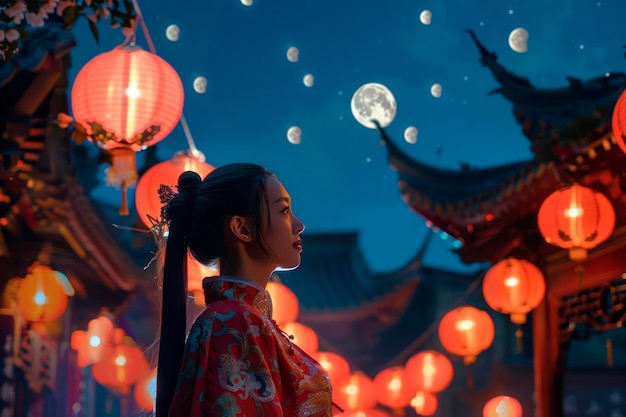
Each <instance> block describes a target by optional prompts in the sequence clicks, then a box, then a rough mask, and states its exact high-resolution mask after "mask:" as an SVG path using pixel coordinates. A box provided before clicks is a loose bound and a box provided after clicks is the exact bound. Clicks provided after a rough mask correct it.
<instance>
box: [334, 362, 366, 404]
mask: <svg viewBox="0 0 626 417" xmlns="http://www.w3.org/2000/svg"><path fill="white" fill-rule="evenodd" d="M334 390H337V404H338V405H339V406H340V407H342V408H343V409H345V410H347V411H359V410H367V409H369V408H374V406H375V405H376V391H375V388H374V381H372V379H371V378H370V377H368V376H367V375H365V374H364V373H363V372H360V371H356V372H353V373H352V374H351V375H350V377H349V378H348V379H347V380H346V381H345V382H344V383H343V384H340V385H339V386H338V387H333V391H334Z"/></svg>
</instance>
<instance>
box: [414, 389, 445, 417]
mask: <svg viewBox="0 0 626 417" xmlns="http://www.w3.org/2000/svg"><path fill="white" fill-rule="evenodd" d="M438 405H439V402H438V401H437V397H435V396H434V395H433V394H431V393H428V392H425V391H418V392H417V393H416V394H415V396H414V397H413V399H412V400H411V407H413V409H414V410H415V412H416V413H417V414H419V415H420V416H432V415H433V414H435V412H436V411H437V407H438Z"/></svg>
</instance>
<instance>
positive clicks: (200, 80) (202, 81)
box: [193, 77, 207, 94]
mask: <svg viewBox="0 0 626 417" xmlns="http://www.w3.org/2000/svg"><path fill="white" fill-rule="evenodd" d="M206 84H207V80H206V78H204V77H196V79H195V80H193V89H194V90H195V92H196V93H198V94H204V93H206Z"/></svg>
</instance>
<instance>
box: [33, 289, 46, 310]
mask: <svg viewBox="0 0 626 417" xmlns="http://www.w3.org/2000/svg"><path fill="white" fill-rule="evenodd" d="M34 301H35V304H37V305H38V306H42V305H44V304H46V294H44V293H43V291H37V293H36V294H35V297H34Z"/></svg>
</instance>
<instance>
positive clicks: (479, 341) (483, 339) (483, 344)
mask: <svg viewBox="0 0 626 417" xmlns="http://www.w3.org/2000/svg"><path fill="white" fill-rule="evenodd" d="M494 335H495V327H494V325H493V320H492V319H491V317H490V316H489V314H488V313H487V312H486V311H483V310H480V309H477V308H475V307H472V306H461V307H457V308H455V309H453V310H451V311H449V312H448V313H446V315H445V316H443V318H442V319H441V321H440V322H439V340H440V342H441V344H442V345H443V347H444V348H445V349H446V350H447V351H448V352H450V353H451V354H453V355H457V356H462V357H463V360H464V362H465V364H466V365H469V364H471V363H474V362H475V361H476V356H477V355H478V354H479V353H480V352H482V351H483V350H485V349H487V348H488V347H489V346H491V343H492V342H493V338H494Z"/></svg>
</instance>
